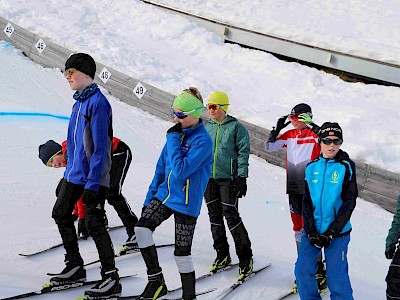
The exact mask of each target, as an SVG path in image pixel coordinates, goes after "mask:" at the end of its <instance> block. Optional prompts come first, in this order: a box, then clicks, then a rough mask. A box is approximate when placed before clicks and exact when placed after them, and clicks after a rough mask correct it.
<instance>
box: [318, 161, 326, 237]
mask: <svg viewBox="0 0 400 300" xmlns="http://www.w3.org/2000/svg"><path fill="white" fill-rule="evenodd" d="M324 160H325V168H324V174H323V177H322V188H321V197H320V199H319V203H320V205H319V213H320V215H321V225H320V228H319V230H318V231H321V228H322V224H323V214H322V211H323V209H322V195H323V194H324V187H325V174H326V169H327V168H328V160H326V159H324ZM321 233H322V232H321Z"/></svg>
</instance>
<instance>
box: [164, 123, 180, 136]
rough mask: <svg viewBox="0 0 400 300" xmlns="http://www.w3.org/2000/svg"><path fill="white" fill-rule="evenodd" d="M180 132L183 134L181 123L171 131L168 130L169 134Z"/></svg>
mask: <svg viewBox="0 0 400 300" xmlns="http://www.w3.org/2000/svg"><path fill="white" fill-rule="evenodd" d="M172 132H178V133H182V124H181V123H180V122H178V123H176V124H175V125H174V126H172V127H171V128H170V129H168V130H167V133H172Z"/></svg>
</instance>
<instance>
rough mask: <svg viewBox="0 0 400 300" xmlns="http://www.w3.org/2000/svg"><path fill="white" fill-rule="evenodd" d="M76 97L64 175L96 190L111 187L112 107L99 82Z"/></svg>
mask: <svg viewBox="0 0 400 300" xmlns="http://www.w3.org/2000/svg"><path fill="white" fill-rule="evenodd" d="M74 99H75V100H76V102H75V104H74V106H73V108H72V113H71V118H70V120H69V125H68V136H67V153H68V160H67V167H66V169H65V172H64V178H65V179H66V180H67V181H68V182H71V183H73V184H77V185H84V186H85V189H88V190H91V191H95V192H97V191H98V189H99V186H100V185H103V186H106V187H109V185H110V168H111V147H112V137H113V131H112V118H111V106H110V103H109V102H108V100H107V98H106V97H105V96H104V95H103V94H102V93H101V91H100V89H99V88H98V87H97V84H95V83H93V84H91V85H90V86H88V87H86V88H85V89H84V90H83V91H82V93H81V94H79V93H78V92H76V93H75V94H74Z"/></svg>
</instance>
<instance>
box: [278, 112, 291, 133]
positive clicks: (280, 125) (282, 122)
mask: <svg viewBox="0 0 400 300" xmlns="http://www.w3.org/2000/svg"><path fill="white" fill-rule="evenodd" d="M287 117H288V115H285V116H282V117H280V118H279V119H278V122H276V128H275V131H276V135H278V134H279V132H280V131H281V130H282V129H283V128H285V127H286V126H288V125H289V124H290V121H287V122H286V123H285V121H286V119H287Z"/></svg>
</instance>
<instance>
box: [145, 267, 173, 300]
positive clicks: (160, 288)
mask: <svg viewBox="0 0 400 300" xmlns="http://www.w3.org/2000/svg"><path fill="white" fill-rule="evenodd" d="M148 279H149V282H148V283H147V285H146V288H145V289H144V291H143V293H142V294H141V295H140V298H139V299H143V300H154V299H157V298H159V297H161V296H164V295H166V294H167V293H168V290H167V286H166V285H165V281H164V276H163V274H162V273H158V274H154V275H148Z"/></svg>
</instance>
